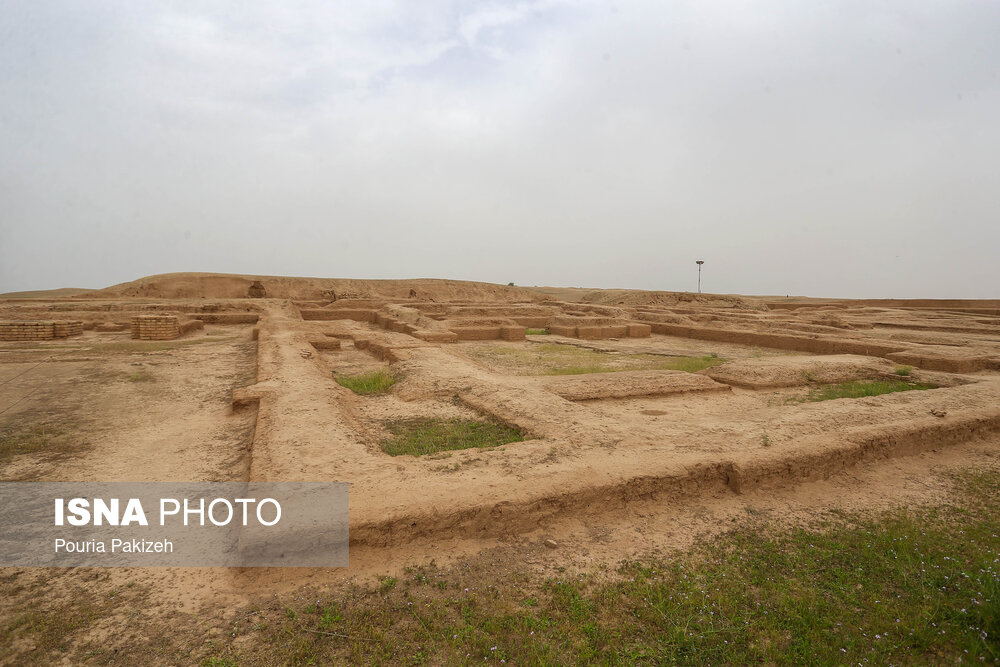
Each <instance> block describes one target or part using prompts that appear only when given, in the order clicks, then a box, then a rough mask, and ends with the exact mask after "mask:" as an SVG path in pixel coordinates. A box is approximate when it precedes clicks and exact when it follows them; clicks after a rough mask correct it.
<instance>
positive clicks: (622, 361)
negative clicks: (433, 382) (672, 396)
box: [464, 343, 726, 375]
mask: <svg viewBox="0 0 1000 667" xmlns="http://www.w3.org/2000/svg"><path fill="white" fill-rule="evenodd" d="M464 351H465V353H466V354H468V355H469V356H471V357H473V358H474V359H476V360H477V361H480V362H482V363H484V364H486V365H487V366H490V367H491V368H493V369H494V370H498V371H501V372H503V371H506V372H509V373H513V374H516V375H582V374H586V373H613V372H615V371H632V370H679V371H687V372H689V373H693V372H696V371H700V370H702V369H705V368H711V367H712V366H718V365H720V364H724V363H725V362H726V360H725V359H723V358H722V357H719V356H718V355H717V354H707V355H704V356H690V357H669V356H665V355H659V354H628V353H619V352H604V351H601V350H594V349H591V348H587V347H579V346H576V345H566V344H563V343H541V344H536V343H527V344H524V345H472V346H468V347H466V348H465V350H464Z"/></svg>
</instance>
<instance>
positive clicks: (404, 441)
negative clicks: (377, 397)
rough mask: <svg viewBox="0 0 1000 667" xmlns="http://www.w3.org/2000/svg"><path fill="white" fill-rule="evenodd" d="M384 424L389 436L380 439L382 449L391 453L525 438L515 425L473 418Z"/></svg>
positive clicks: (425, 451) (489, 444)
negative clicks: (390, 435)
mask: <svg viewBox="0 0 1000 667" xmlns="http://www.w3.org/2000/svg"><path fill="white" fill-rule="evenodd" d="M385 427H386V429H387V430H388V431H389V432H390V433H391V434H392V437H391V438H388V439H386V440H384V441H383V442H382V449H383V450H384V451H385V452H386V453H387V454H389V455H391V456H399V455H401V454H409V455H411V456H421V455H423V454H433V453H434V452H443V451H451V450H455V449H472V448H488V447H499V446H500V445H506V444H507V443H510V442H520V441H522V440H524V436H523V435H522V433H521V432H520V431H518V430H517V429H516V428H512V427H510V426H507V425H505V424H500V423H497V422H493V421H477V420H474V419H457V418H456V419H405V420H397V421H390V422H386V423H385Z"/></svg>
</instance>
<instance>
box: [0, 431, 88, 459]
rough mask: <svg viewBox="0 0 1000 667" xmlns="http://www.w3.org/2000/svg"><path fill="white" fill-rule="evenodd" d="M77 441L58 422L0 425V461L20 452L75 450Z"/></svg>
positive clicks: (47, 453) (60, 452)
mask: <svg viewBox="0 0 1000 667" xmlns="http://www.w3.org/2000/svg"><path fill="white" fill-rule="evenodd" d="M78 447H79V442H78V441H77V440H76V439H74V437H73V435H72V433H70V432H69V431H67V429H65V428H63V427H62V426H60V425H58V424H45V423H34V424H23V423H21V424H14V425H11V426H6V427H0V461H5V460H7V459H10V458H13V457H15V456H19V455H21V454H41V455H44V456H58V455H60V454H68V453H70V452H73V451H75V450H76V449H77V448H78Z"/></svg>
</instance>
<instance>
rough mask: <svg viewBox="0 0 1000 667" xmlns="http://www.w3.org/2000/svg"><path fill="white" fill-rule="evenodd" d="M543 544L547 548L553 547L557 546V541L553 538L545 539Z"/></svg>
mask: <svg viewBox="0 0 1000 667" xmlns="http://www.w3.org/2000/svg"><path fill="white" fill-rule="evenodd" d="M545 546H547V547H548V548H549V549H555V548H556V547H558V546H559V543H558V542H556V541H555V540H545Z"/></svg>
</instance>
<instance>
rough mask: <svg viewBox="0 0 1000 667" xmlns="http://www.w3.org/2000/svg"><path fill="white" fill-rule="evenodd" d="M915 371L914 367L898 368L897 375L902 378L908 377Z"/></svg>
mask: <svg viewBox="0 0 1000 667" xmlns="http://www.w3.org/2000/svg"><path fill="white" fill-rule="evenodd" d="M912 371H913V366H905V365H904V366H896V371H895V372H896V375H899V376H900V377H908V376H909V375H910V373H911V372H912Z"/></svg>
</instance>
